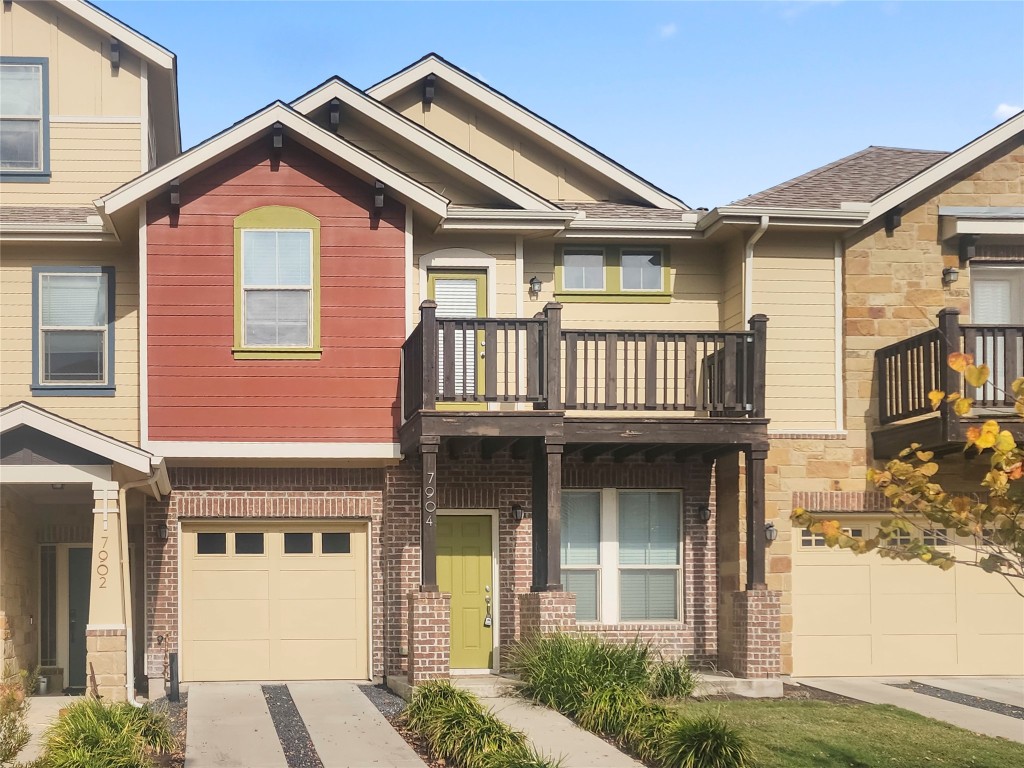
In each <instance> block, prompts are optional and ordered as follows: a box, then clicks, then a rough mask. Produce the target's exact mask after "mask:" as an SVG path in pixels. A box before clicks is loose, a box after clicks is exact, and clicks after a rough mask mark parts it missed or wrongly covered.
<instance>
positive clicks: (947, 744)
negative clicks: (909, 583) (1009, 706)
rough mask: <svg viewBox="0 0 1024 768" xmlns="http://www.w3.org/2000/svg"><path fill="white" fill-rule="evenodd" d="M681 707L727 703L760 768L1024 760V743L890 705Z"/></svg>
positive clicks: (899, 767)
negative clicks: (995, 736)
mask: <svg viewBox="0 0 1024 768" xmlns="http://www.w3.org/2000/svg"><path fill="white" fill-rule="evenodd" d="M680 709H681V710H682V711H683V712H684V713H689V714H697V713H705V712H717V711H720V712H721V714H722V717H723V718H724V719H725V720H726V721H727V722H728V723H729V724H731V725H732V726H733V727H735V728H737V729H738V730H739V731H740V732H741V734H742V735H743V736H745V737H746V738H747V740H748V742H749V743H750V745H751V747H752V748H753V750H754V758H755V765H757V766H758V767H759V768H805V767H806V768H824V767H825V766H836V767H837V768H839V767H841V766H844V767H846V768H926V767H927V768H945V767H946V766H948V768H1021V766H1024V744H1019V743H1017V742H1011V741H1006V740H1005V739H993V738H990V737H988V736H978V735H976V734H973V733H971V732H970V731H965V730H963V729H961V728H956V727H954V726H952V725H947V724H946V723H942V722H939V721H938V720H931V719H929V718H926V717H921V716H920V715H917V714H914V713H913V712H908V711H906V710H904V709H899V708H897V707H891V706H887V705H876V704H840V703H833V702H826V701H795V700H777V701H770V700H760V701H754V700H739V701H731V700H730V701H707V702H691V703H687V704H684V705H682V706H681V707H680ZM1021 728H1024V721H1022V722H1021Z"/></svg>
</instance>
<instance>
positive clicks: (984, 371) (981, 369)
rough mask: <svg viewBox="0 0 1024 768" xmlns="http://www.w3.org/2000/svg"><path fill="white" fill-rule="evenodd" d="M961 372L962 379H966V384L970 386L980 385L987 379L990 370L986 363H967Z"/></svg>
mask: <svg viewBox="0 0 1024 768" xmlns="http://www.w3.org/2000/svg"><path fill="white" fill-rule="evenodd" d="M963 373H964V379H965V380H966V381H967V383H968V384H970V385H971V386H972V387H980V386H982V385H983V384H984V383H985V382H986V381H988V377H989V374H990V373H991V371H989V368H988V366H987V365H984V364H982V365H969V366H967V369H966V370H965V371H964V372H963Z"/></svg>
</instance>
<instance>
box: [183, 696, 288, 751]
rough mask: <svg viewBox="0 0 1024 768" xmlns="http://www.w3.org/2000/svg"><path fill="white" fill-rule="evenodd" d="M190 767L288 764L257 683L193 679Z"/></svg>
mask: <svg viewBox="0 0 1024 768" xmlns="http://www.w3.org/2000/svg"><path fill="white" fill-rule="evenodd" d="M185 767H186V768H288V763H287V761H286V760H285V758H284V751H283V750H282V749H281V742H280V741H279V740H278V738H277V731H275V730H274V722H273V721H272V720H271V719H270V710H269V709H267V702H266V699H264V698H263V689H262V688H260V684H259V683H201V684H200V683H193V684H192V685H190V686H189V689H188V728H187V731H186V734H185Z"/></svg>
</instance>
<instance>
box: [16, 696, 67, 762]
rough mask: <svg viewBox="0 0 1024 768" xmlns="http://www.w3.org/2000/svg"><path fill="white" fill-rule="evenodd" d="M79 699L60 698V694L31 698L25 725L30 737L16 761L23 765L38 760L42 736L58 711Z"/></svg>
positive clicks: (41, 749)
mask: <svg viewBox="0 0 1024 768" xmlns="http://www.w3.org/2000/svg"><path fill="white" fill-rule="evenodd" d="M81 698H82V697H81V696H62V695H60V694H54V695H52V696H33V697H31V698H30V699H29V706H28V715H27V716H26V717H25V724H26V725H27V726H28V731H29V733H30V734H31V735H32V737H31V739H29V742H28V744H27V745H25V748H24V749H23V750H22V751H21V753H20V754H19V755H18V759H19V760H21V761H22V762H23V763H30V762H32V761H33V760H36V759H38V758H39V755H40V754H42V751H43V734H45V733H46V729H47V728H49V727H50V724H51V723H52V722H53V721H54V720H56V719H57V714H58V713H59V712H60V710H62V709H63V708H64V707H70V706H71V705H72V704H74V703H75V702H76V701H78V700H79V699H81Z"/></svg>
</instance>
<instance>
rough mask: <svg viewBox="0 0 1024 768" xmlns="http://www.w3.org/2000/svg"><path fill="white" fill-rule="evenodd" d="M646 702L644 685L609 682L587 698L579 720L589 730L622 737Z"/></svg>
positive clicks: (578, 715)
mask: <svg viewBox="0 0 1024 768" xmlns="http://www.w3.org/2000/svg"><path fill="white" fill-rule="evenodd" d="M646 704H647V697H646V695H645V694H644V691H643V689H641V688H638V687H636V686H626V685H621V684H614V685H606V686H605V687H603V688H598V689H596V690H593V691H590V692H589V693H588V694H587V695H586V696H585V697H584V699H583V705H582V706H581V707H580V710H579V712H578V713H577V718H576V719H577V721H578V722H579V724H580V725H581V726H582V727H583V728H586V729H587V730H588V731H592V732H593V733H600V734H603V735H605V736H613V737H615V738H619V737H621V736H622V734H623V733H624V732H625V731H626V729H627V728H628V727H629V725H630V723H632V722H633V721H634V720H635V719H636V718H637V716H638V714H639V713H640V711H641V710H642V709H643V708H644V706H645V705H646Z"/></svg>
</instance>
